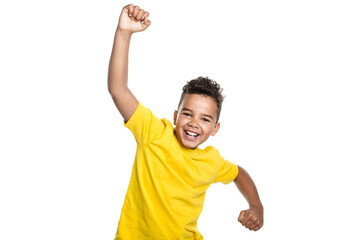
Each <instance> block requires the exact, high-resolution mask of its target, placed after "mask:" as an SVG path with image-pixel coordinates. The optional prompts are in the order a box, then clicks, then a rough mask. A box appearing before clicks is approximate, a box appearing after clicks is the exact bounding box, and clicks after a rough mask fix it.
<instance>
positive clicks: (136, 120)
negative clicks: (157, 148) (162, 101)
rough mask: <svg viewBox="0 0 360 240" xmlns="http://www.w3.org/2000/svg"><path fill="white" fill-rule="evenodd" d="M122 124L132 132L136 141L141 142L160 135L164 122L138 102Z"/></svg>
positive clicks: (151, 139) (147, 141)
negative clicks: (129, 116)
mask: <svg viewBox="0 0 360 240" xmlns="http://www.w3.org/2000/svg"><path fill="white" fill-rule="evenodd" d="M124 125H125V127H127V128H128V129H129V130H130V131H131V132H132V133H133V135H134V137H135V140H136V142H137V143H141V144H144V143H149V142H151V141H153V140H154V139H156V138H157V137H158V136H161V134H162V133H163V132H164V129H165V125H164V123H163V122H162V121H161V120H160V119H158V118H157V117H156V116H155V115H154V114H153V113H152V112H151V111H150V110H149V109H148V108H146V107H144V105H142V104H141V103H140V102H139V104H138V106H137V108H136V110H135V112H134V114H133V115H132V116H131V118H130V119H129V120H128V121H127V122H126V123H124Z"/></svg>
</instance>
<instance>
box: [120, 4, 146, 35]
mask: <svg viewBox="0 0 360 240" xmlns="http://www.w3.org/2000/svg"><path fill="white" fill-rule="evenodd" d="M150 24H151V22H150V20H149V12H147V11H144V10H143V9H141V8H139V7H138V6H134V5H132V4H129V5H126V6H125V7H124V8H123V10H122V11H121V15H120V19H119V24H118V29H119V30H121V31H126V32H130V33H134V32H141V31H144V30H145V29H146V28H148V27H149V26H150Z"/></svg>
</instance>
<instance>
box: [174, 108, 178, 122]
mask: <svg viewBox="0 0 360 240" xmlns="http://www.w3.org/2000/svg"><path fill="white" fill-rule="evenodd" d="M177 114H178V111H176V110H175V111H174V125H176V120H177Z"/></svg>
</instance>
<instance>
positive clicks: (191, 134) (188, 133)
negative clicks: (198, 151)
mask: <svg viewBox="0 0 360 240" xmlns="http://www.w3.org/2000/svg"><path fill="white" fill-rule="evenodd" d="M184 132H185V134H186V136H187V138H188V139H190V140H194V139H196V138H197V137H199V136H200V134H197V133H194V132H190V131H186V130H184Z"/></svg>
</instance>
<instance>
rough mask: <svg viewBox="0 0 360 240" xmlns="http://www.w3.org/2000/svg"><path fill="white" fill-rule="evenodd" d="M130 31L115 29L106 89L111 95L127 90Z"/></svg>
mask: <svg viewBox="0 0 360 240" xmlns="http://www.w3.org/2000/svg"><path fill="white" fill-rule="evenodd" d="M131 35H132V33H131V32H127V31H121V30H120V29H117V30H116V33H115V38H114V45H113V49H112V53H111V57H110V63H109V72H108V89H109V92H110V94H111V95H113V96H116V95H117V94H123V93H124V91H126V90H128V87H127V83H128V59H129V46H130V39H131Z"/></svg>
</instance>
